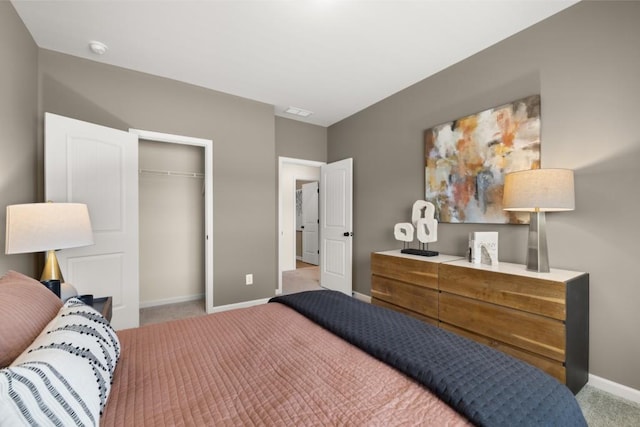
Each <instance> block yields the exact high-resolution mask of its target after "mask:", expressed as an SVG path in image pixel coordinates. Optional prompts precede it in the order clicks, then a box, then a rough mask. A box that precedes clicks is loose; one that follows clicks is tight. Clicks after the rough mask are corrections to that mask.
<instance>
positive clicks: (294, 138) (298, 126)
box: [276, 117, 327, 162]
mask: <svg viewBox="0 0 640 427" xmlns="http://www.w3.org/2000/svg"><path fill="white" fill-rule="evenodd" d="M276 156H283V157H292V158H294V159H304V160H314V161H317V162H326V161H327V128H325V127H322V126H317V125H312V124H309V123H303V122H299V121H296V120H291V119H286V118H284V117H276Z"/></svg>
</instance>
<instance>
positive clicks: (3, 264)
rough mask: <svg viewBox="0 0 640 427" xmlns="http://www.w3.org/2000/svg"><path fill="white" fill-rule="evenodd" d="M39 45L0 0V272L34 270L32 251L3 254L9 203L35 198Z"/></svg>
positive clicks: (26, 271) (8, 5)
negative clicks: (28, 252)
mask: <svg viewBox="0 0 640 427" xmlns="http://www.w3.org/2000/svg"><path fill="white" fill-rule="evenodd" d="M37 69H38V47H37V46H36V44H35V42H34V41H33V39H32V38H31V35H30V34H29V32H28V31H27V29H26V28H25V26H24V24H23V23H22V20H21V19H20V18H19V17H18V14H17V13H16V11H15V10H14V9H13V6H12V5H11V3H9V2H4V1H3V2H0V130H2V132H0V230H2V231H0V236H1V237H0V248H1V250H0V275H2V274H4V273H5V271H7V270H16V271H20V272H22V273H25V274H29V275H32V276H35V275H36V274H38V273H39V272H37V266H36V257H35V256H34V255H31V254H28V255H5V254H4V245H5V220H6V213H5V206H7V205H12V204H16V203H31V202H35V201H38V200H36V176H37V174H36V148H37V133H36V123H37V107H38V84H37V83H38V77H37Z"/></svg>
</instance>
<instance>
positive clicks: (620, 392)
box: [587, 374, 640, 403]
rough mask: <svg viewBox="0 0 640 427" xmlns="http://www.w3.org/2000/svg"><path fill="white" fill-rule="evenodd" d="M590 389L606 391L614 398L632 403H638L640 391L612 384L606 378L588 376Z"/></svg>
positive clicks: (639, 401)
mask: <svg viewBox="0 0 640 427" xmlns="http://www.w3.org/2000/svg"><path fill="white" fill-rule="evenodd" d="M587 384H589V385H590V386H592V387H595V388H597V389H600V390H602V391H606V392H607V393H611V394H613V395H615V396H618V397H621V398H623V399H627V400H630V401H632V402H636V403H640V390H636V389H635V388H631V387H627V386H626V385H622V384H618V383H614V382H613V381H611V380H608V379H606V378H602V377H598V376H596V375H593V374H589V382H588V383H587Z"/></svg>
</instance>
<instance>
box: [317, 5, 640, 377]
mask: <svg viewBox="0 0 640 427" xmlns="http://www.w3.org/2000/svg"><path fill="white" fill-rule="evenodd" d="M639 22H640V2H582V3H579V4H577V5H575V6H573V7H571V8H569V9H567V10H566V11H564V12H561V13H560V14H558V15H556V16H553V17H551V18H550V19H547V20H546V21H543V22H542V23H540V24H538V25H535V26H534V27H532V28H530V29H527V30H525V31H523V32H521V33H519V34H517V35H515V36H513V37H511V38H509V39H507V40H505V41H503V42H501V43H498V44H496V45H494V46H493V47H491V48H489V49H486V50H485V51H483V52H480V53H478V54H477V55H475V56H473V57H471V58H469V59H467V60H465V61H462V62H460V63H458V64H456V65H454V66H452V67H450V68H448V69H446V70H443V71H442V72H440V73H439V74H437V75H435V76H432V77H430V78H427V79H425V80H423V81H421V82H419V83H417V84H415V85H414V86H412V87H410V88H408V89H406V90H404V91H402V92H399V93H397V94H395V95H393V96H391V97H389V98H387V99H385V100H383V101H382V102H379V103H377V104H375V105H373V106H371V107H369V108H367V109H366V110H364V111H362V112H360V113H358V114H356V115H354V116H352V117H350V118H348V119H345V120H343V121H342V122H340V123H337V124H335V125H333V126H331V127H330V128H329V133H328V160H329V161H334V160H337V159H341V158H345V157H353V158H354V195H355V206H354V223H355V228H354V235H355V237H354V288H355V290H357V291H358V292H362V293H365V294H369V292H370V277H369V275H370V261H369V256H370V253H371V252H372V251H378V250H384V249H391V248H398V247H400V245H399V244H398V243H397V242H396V241H394V239H393V232H392V230H393V228H392V227H393V224H395V223H396V222H400V221H406V220H407V219H409V218H410V215H411V214H410V209H411V205H412V203H413V202H414V201H415V200H418V199H422V198H424V157H423V156H424V148H423V142H422V141H423V131H424V130H425V129H428V128H429V127H431V126H433V125H437V124H440V123H443V122H447V121H449V120H452V119H455V118H458V117H462V116H464V115H467V114H471V113H475V112H478V111H481V110H483V109H486V108H489V107H493V106H497V105H500V104H503V103H506V102H509V101H512V100H515V99H518V98H522V97H524V96H527V95H531V94H536V93H539V94H541V97H542V167H545V168H549V167H562V168H570V169H574V170H575V179H576V210H575V211H573V212H566V213H565V212H560V213H552V214H549V215H548V216H547V221H548V243H549V256H550V263H551V264H552V267H557V268H565V269H570V270H578V271H586V272H589V273H590V279H591V288H590V289H591V293H590V304H591V307H590V371H591V373H592V374H595V375H598V376H601V377H604V378H607V379H609V380H612V381H615V382H618V383H621V384H624V385H627V386H630V387H633V388H635V389H640V369H639V368H638V360H640V339H638V327H639V326H640V310H638V308H637V307H638V302H639V301H640V280H639V279H638V272H637V271H636V267H637V266H636V265H635V263H636V262H637V259H636V257H637V256H638V250H637V248H638V241H639V240H640V232H639V229H638V219H637V212H638V211H640V192H639V191H638V188H637V187H638V183H639V182H640V167H639V166H638V165H639V164H640V133H639V132H638V113H639V112H640V80H639V78H638V76H640V48H639V46H640V26H638V23H639ZM416 55H420V52H416ZM485 230H497V231H499V232H500V241H499V252H500V259H501V260H502V261H510V262H519V263H524V259H525V245H526V239H527V227H526V226H508V225H502V226H495V225H493V226H492V225H482V226H481V225H466V224H464V225H460V224H441V225H440V227H439V230H438V237H439V241H438V242H437V244H434V245H432V248H433V249H436V250H439V251H441V252H443V253H448V254H456V255H462V254H464V252H465V248H466V244H467V234H468V233H469V232H470V231H485Z"/></svg>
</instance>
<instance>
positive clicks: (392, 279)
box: [371, 250, 461, 326]
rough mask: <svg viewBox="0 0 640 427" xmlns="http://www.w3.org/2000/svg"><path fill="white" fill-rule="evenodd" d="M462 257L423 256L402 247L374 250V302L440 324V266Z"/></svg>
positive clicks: (372, 279) (372, 294) (372, 267)
mask: <svg viewBox="0 0 640 427" xmlns="http://www.w3.org/2000/svg"><path fill="white" fill-rule="evenodd" d="M460 258H461V257H459V256H451V255H438V256H435V257H423V256H418V255H408V254H403V253H400V250H395V251H387V252H376V253H373V254H371V303H372V304H375V305H379V306H382V307H387V308H391V309H393V310H396V311H400V312H402V313H405V314H408V315H410V316H413V317H416V318H418V319H420V320H424V321H425V322H429V323H431V324H432V325H435V326H438V269H439V267H440V265H441V264H442V263H444V262H447V261H453V260H456V259H460Z"/></svg>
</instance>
